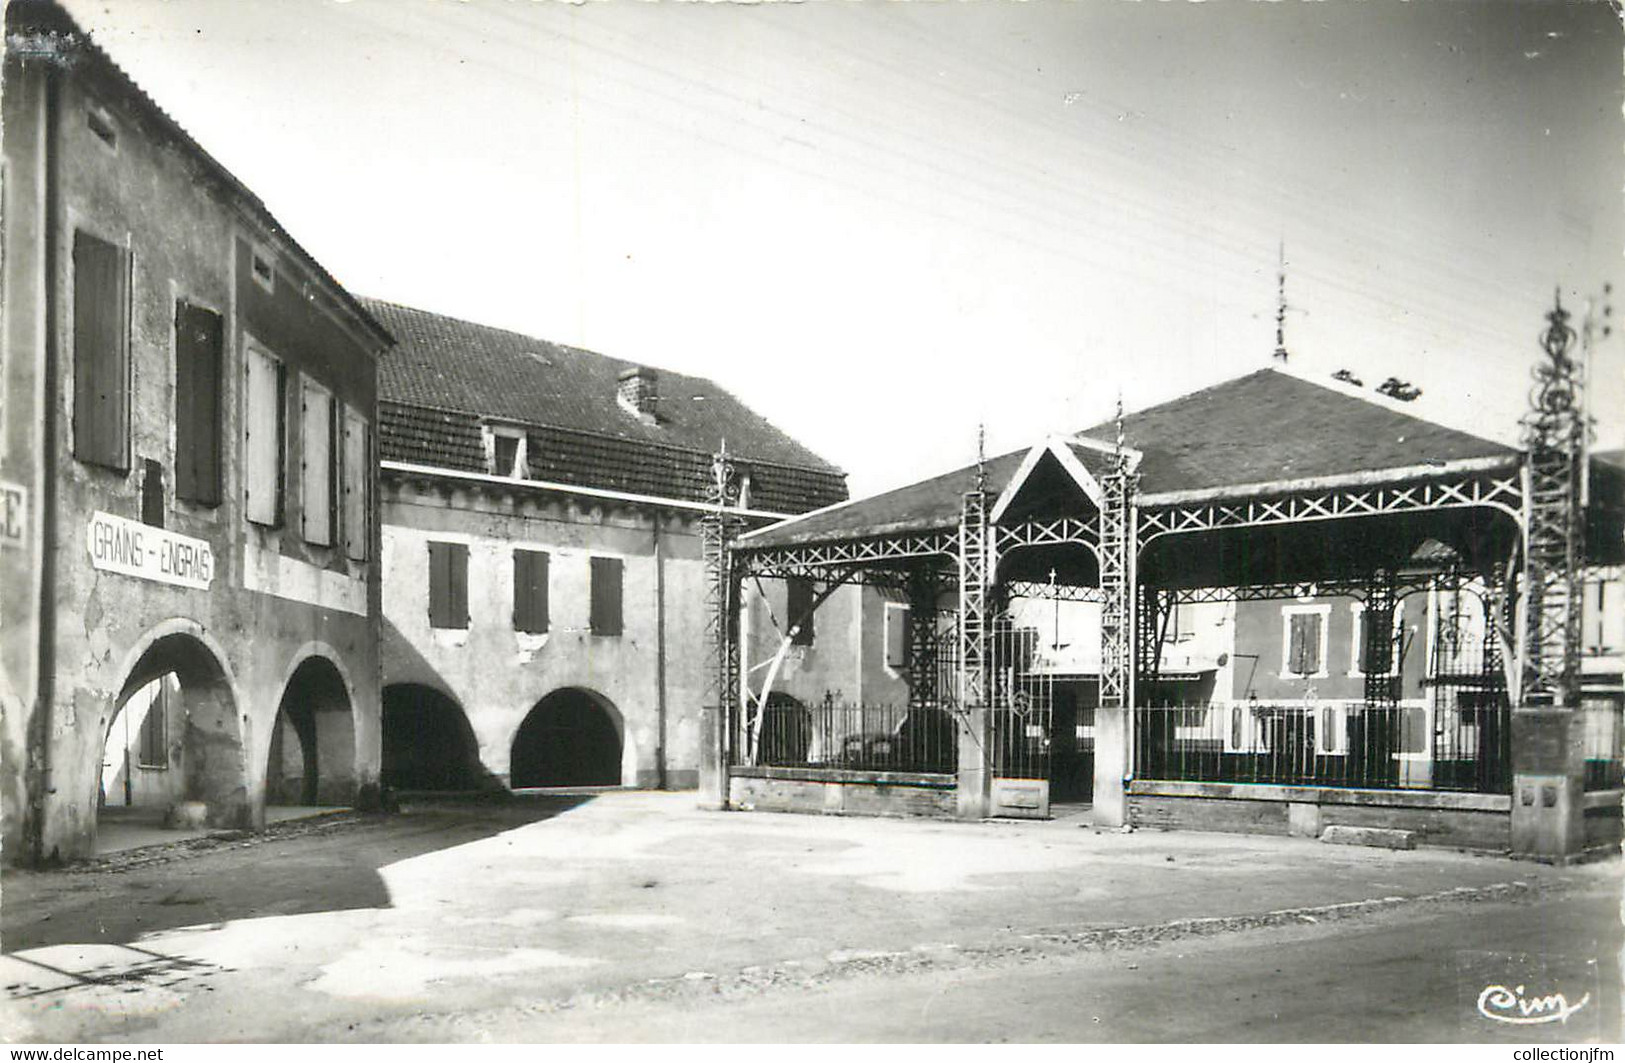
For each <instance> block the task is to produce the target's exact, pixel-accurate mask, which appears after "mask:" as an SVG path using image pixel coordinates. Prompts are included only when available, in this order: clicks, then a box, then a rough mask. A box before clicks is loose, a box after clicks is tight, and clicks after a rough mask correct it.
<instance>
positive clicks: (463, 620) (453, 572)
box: [429, 543, 468, 628]
mask: <svg viewBox="0 0 1625 1063" xmlns="http://www.w3.org/2000/svg"><path fill="white" fill-rule="evenodd" d="M429 626H430V627H440V628H466V627H468V547H467V545H465V544H463V543H430V544H429Z"/></svg>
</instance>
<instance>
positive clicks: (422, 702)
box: [383, 683, 487, 790]
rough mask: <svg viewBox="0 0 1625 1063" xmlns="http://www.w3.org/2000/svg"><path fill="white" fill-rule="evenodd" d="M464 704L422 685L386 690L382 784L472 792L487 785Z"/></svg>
mask: <svg viewBox="0 0 1625 1063" xmlns="http://www.w3.org/2000/svg"><path fill="white" fill-rule="evenodd" d="M486 778H487V774H486V771H485V768H484V767H483V766H482V765H481V763H480V750H479V743H478V741H477V740H476V739H475V737H474V728H473V727H471V726H470V725H469V722H468V717H467V715H465V714H464V713H463V709H462V706H460V705H458V704H457V702H456V701H455V700H454V699H453V698H451V696H450V695H447V694H445V693H443V692H442V691H439V690H436V689H435V688H434V687H430V686H424V685H422V684H419V683H392V684H391V685H389V686H387V687H385V688H384V764H383V782H384V785H385V786H388V787H391V788H393V789H396V790H474V789H479V788H480V787H481V784H482V783H484V782H485V781H486Z"/></svg>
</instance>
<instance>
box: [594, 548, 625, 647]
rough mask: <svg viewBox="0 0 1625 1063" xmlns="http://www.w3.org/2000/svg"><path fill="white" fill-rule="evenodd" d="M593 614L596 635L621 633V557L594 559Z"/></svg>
mask: <svg viewBox="0 0 1625 1063" xmlns="http://www.w3.org/2000/svg"><path fill="white" fill-rule="evenodd" d="M591 608H592V615H591V618H590V621H589V622H590V625H591V627H592V633H593V634H594V635H619V634H620V633H621V559H620V558H618V557H595V558H593V559H592V606H591Z"/></svg>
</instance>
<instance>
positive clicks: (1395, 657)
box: [1349, 601, 1405, 678]
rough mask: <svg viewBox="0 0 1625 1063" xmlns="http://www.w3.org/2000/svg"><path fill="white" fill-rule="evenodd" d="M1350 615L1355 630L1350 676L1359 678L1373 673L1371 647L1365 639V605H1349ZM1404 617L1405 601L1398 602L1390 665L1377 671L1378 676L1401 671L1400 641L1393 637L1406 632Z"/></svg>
mask: <svg viewBox="0 0 1625 1063" xmlns="http://www.w3.org/2000/svg"><path fill="white" fill-rule="evenodd" d="M1349 614H1350V619H1351V624H1350V626H1351V627H1352V628H1353V629H1354V630H1353V634H1352V636H1351V639H1350V642H1349V660H1350V662H1351V664H1350V667H1349V675H1351V676H1354V677H1356V678H1358V677H1361V676H1364V675H1365V674H1366V673H1368V672H1371V671H1372V668H1371V647H1370V645H1368V644H1367V643H1366V639H1365V603H1364V602H1351V603H1350V604H1349ZM1404 615H1405V603H1404V602H1403V601H1399V602H1396V603H1395V604H1394V620H1393V628H1392V630H1391V631H1390V637H1389V639H1388V663H1387V665H1386V666H1383V667H1380V668H1379V669H1378V670H1377V671H1376V674H1377V675H1392V674H1393V673H1394V672H1396V671H1398V670H1399V641H1398V639H1396V638H1394V637H1393V635H1394V634H1396V633H1398V632H1400V631H1402V630H1404V629H1403V627H1402V626H1401V623H1400V622H1401V620H1402V619H1403V618H1404Z"/></svg>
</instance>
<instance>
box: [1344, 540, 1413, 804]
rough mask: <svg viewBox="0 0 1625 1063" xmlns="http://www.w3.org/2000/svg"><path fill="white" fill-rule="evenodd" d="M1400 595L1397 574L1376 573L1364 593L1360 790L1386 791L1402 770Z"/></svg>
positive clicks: (1355, 752) (1371, 576)
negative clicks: (1397, 662) (1397, 666)
mask: <svg viewBox="0 0 1625 1063" xmlns="http://www.w3.org/2000/svg"><path fill="white" fill-rule="evenodd" d="M1398 611H1399V592H1398V588H1397V587H1396V586H1395V582H1394V573H1393V572H1392V571H1391V570H1388V569H1378V570H1377V571H1375V572H1372V573H1371V574H1370V575H1369V576H1368V578H1367V580H1366V587H1365V603H1364V609H1363V610H1362V611H1361V614H1360V616H1361V620H1360V622H1361V624H1362V626H1363V627H1364V635H1365V640H1364V641H1365V704H1364V718H1363V719H1362V720H1361V722H1360V725H1359V727H1358V728H1357V730H1358V733H1359V736H1360V743H1359V748H1358V749H1351V750H1350V752H1351V754H1354V755H1356V756H1357V766H1356V773H1355V779H1356V781H1357V782H1358V783H1359V784H1361V785H1387V784H1388V783H1389V782H1391V781H1392V777H1393V776H1394V775H1395V772H1396V770H1397V768H1396V766H1395V764H1394V754H1395V753H1396V752H1398V751H1399V748H1400V744H1401V742H1400V738H1401V736H1400V733H1399V732H1400V728H1401V726H1402V724H1403V721H1401V720H1400V719H1399V682H1400V677H1399V675H1398V674H1397V673H1396V672H1395V670H1394V656H1395V654H1394V637H1395V632H1394V614H1395V613H1397V612H1398Z"/></svg>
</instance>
